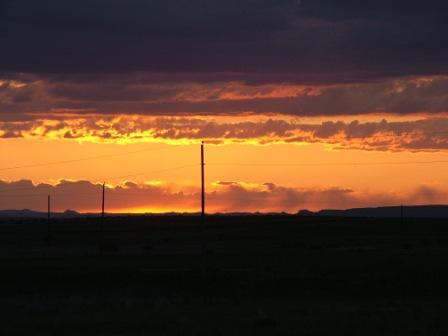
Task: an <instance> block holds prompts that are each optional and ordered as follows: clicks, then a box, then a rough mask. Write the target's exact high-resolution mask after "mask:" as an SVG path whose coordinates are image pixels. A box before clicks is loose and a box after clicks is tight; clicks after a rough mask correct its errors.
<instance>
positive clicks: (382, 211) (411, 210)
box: [0, 205, 448, 219]
mask: <svg viewBox="0 0 448 336" xmlns="http://www.w3.org/2000/svg"><path fill="white" fill-rule="evenodd" d="M402 210H403V216H404V217H407V218H448V205H415V206H414V205H413V206H403V208H402V207H401V206H385V207H372V208H352V209H346V210H332V209H324V210H320V211H316V212H313V211H309V210H300V211H299V212H298V213H297V215H298V216H303V217H358V218H400V217H401V214H402ZM129 215H132V216H138V215H142V216H143V215H151V214H125V213H123V214H108V216H129ZM159 215H164V214H159ZM165 215H179V216H187V215H188V216H192V215H198V214H190V213H188V214H184V213H168V214H165ZM216 215H221V216H251V215H254V216H277V215H278V216H282V215H283V216H285V215H286V216H287V215H288V214H286V213H284V212H282V213H260V212H255V213H246V212H244V213H220V214H216ZM98 216H99V214H94V213H79V212H76V211H73V210H66V211H64V212H52V213H51V217H52V218H78V217H98ZM9 218H10V219H32V218H36V219H39V218H40V219H44V218H47V213H46V212H40V211H33V210H29V209H23V210H0V219H9Z"/></svg>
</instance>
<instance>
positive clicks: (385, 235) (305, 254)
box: [0, 216, 448, 335]
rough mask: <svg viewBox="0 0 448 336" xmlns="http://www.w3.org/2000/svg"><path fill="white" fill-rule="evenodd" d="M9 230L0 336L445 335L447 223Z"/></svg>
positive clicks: (0, 262)
mask: <svg viewBox="0 0 448 336" xmlns="http://www.w3.org/2000/svg"><path fill="white" fill-rule="evenodd" d="M103 224H104V225H103V232H102V233H101V232H99V230H100V227H101V225H100V222H99V221H98V219H76V220H61V221H56V222H52V224H51V227H50V228H48V227H47V224H46V222H41V221H38V220H36V221H23V222H20V221H15V222H12V221H3V222H1V223H0V295H1V308H0V309H1V312H0V319H1V321H0V322H1V323H0V335H447V334H448V320H447V316H448V223H447V222H446V221H443V220H439V221H437V220H418V221H412V220H407V221H406V222H404V223H401V222H400V221H399V220H395V221H387V220H365V219H331V218H325V219H322V218H302V217H294V216H275V217H274V216H273V217H268V216H248V217H209V218H207V222H206V225H205V227H203V228H201V226H199V225H198V224H200V220H199V218H197V217H175V216H173V217H126V218H108V219H106V221H105V222H104V223H103Z"/></svg>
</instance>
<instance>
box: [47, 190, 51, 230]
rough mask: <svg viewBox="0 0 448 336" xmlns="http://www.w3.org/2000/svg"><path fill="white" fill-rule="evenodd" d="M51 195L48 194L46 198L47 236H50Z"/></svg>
mask: <svg viewBox="0 0 448 336" xmlns="http://www.w3.org/2000/svg"><path fill="white" fill-rule="evenodd" d="M50 214H51V197H50V195H48V198H47V229H48V236H50V233H51V222H50V221H51V216H50Z"/></svg>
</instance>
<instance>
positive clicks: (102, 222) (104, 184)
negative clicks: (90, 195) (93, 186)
mask: <svg viewBox="0 0 448 336" xmlns="http://www.w3.org/2000/svg"><path fill="white" fill-rule="evenodd" d="M102 189H103V191H102V197H101V219H100V232H101V239H102V235H103V226H104V217H105V214H104V197H105V193H106V191H105V189H106V182H104V183H103V188H102Z"/></svg>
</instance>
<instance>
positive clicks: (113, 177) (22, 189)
mask: <svg viewBox="0 0 448 336" xmlns="http://www.w3.org/2000/svg"><path fill="white" fill-rule="evenodd" d="M197 166H198V164H191V165H184V166H177V167H171V168H166V169H158V170H152V171H145V172H141V173H135V174H128V175H120V176H111V177H108V178H105V179H104V180H106V181H114V180H118V179H122V178H127V177H135V176H141V175H147V174H157V173H165V172H169V171H174V170H181V169H185V168H192V167H197ZM92 184H93V185H95V183H92ZM46 186H49V187H50V188H54V187H55V186H53V185H46ZM42 187H43V186H42V185H37V186H34V187H26V188H15V189H5V190H0V193H8V192H11V191H28V190H36V188H42ZM42 192H45V193H47V192H48V191H42ZM58 193H60V191H59V192H58Z"/></svg>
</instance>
